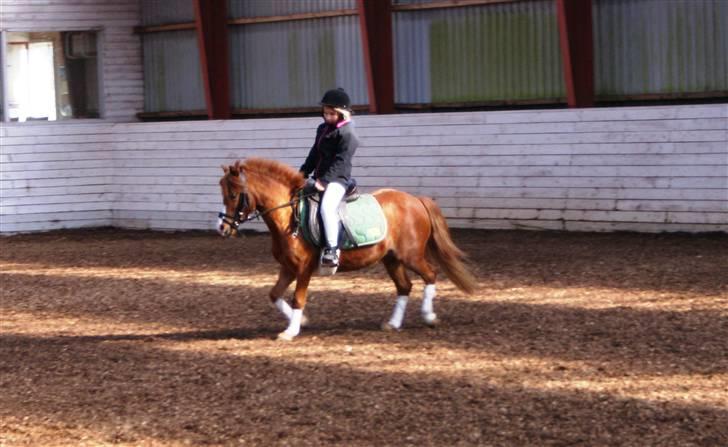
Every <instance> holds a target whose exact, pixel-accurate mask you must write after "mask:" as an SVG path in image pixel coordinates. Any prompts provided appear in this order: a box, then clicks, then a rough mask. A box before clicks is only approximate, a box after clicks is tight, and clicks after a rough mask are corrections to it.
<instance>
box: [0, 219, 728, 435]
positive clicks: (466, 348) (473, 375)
mask: <svg viewBox="0 0 728 447" xmlns="http://www.w3.org/2000/svg"><path fill="white" fill-rule="evenodd" d="M454 239H455V241H456V243H457V244H458V245H459V246H460V247H461V248H463V249H464V250H465V251H466V252H468V253H469V254H470V255H471V264H472V266H473V270H474V272H475V274H476V276H477V278H478V281H479V288H478V291H477V292H476V294H474V295H472V296H464V295H463V294H462V293H460V292H459V291H458V290H456V289H455V288H454V287H453V286H452V284H451V283H449V282H448V281H446V280H444V279H441V280H440V282H439V283H438V298H437V299H436V300H435V310H436V312H437V313H438V315H439V317H440V318H441V320H442V324H441V325H440V326H438V327H437V328H435V329H430V328H428V327H426V326H425V325H424V324H423V322H422V321H421V319H420V316H419V305H420V297H421V294H422V289H423V285H422V282H421V281H420V280H419V279H418V280H416V281H415V284H416V286H415V289H414V290H413V294H412V299H411V300H410V306H409V308H408V312H407V316H406V319H405V328H404V330H402V331H400V332H393V333H390V332H382V331H381V330H380V329H379V325H380V323H381V322H382V321H384V320H386V319H387V318H388V317H389V313H390V311H391V309H392V306H393V304H394V295H395V291H394V286H393V284H392V283H391V282H390V281H389V279H388V277H387V276H386V273H385V271H384V269H383V268H382V267H381V266H376V267H373V268H370V269H367V270H364V271H360V272H355V273H344V274H340V275H337V276H335V277H334V278H315V279H314V280H313V281H312V285H311V289H310V290H311V298H310V301H309V304H308V306H307V307H306V314H307V315H308V316H309V318H310V320H311V325H310V327H307V328H305V329H304V330H303V332H302V335H301V336H300V337H299V338H298V339H296V340H295V341H294V342H292V343H285V342H277V341H275V340H274V338H275V335H276V334H277V333H278V332H279V331H281V330H282V329H284V328H285V322H284V321H283V319H282V317H281V316H280V315H279V314H278V313H277V311H276V310H275V309H274V308H273V307H272V306H271V305H270V303H269V301H268V298H267V294H268V290H269V287H270V286H271V285H272V284H273V282H274V278H275V273H276V272H277V266H276V264H275V262H274V260H273V258H272V256H271V254H270V240H269V237H268V236H267V235H262V234H259V235H248V236H247V237H245V238H241V239H234V240H224V239H222V238H219V237H218V236H216V235H213V234H210V233H202V232H190V233H156V232H144V231H121V230H112V229H101V230H84V231H62V232H52V233H45V234H35V235H21V236H13V237H5V238H2V239H0V278H1V283H0V286H1V293H2V295H1V297H0V312H1V314H0V317H1V326H0V337H1V338H2V340H0V446H3V447H6V446H31V445H32V446H98V445H126V446H177V445H291V446H305V445H314V446H319V445H346V446H370V445H373V446H384V445H413V446H415V445H416V446H422V445H438V446H455V445H483V446H504V445H513V446H526V445H539V446H542V445H545V446H549V445H553V446H566V445H583V446H600V445H620V446H621V445H628V446H647V445H654V446H725V445H728V285H727V282H728V236H726V235H715V234H714V235H685V234H671V235H668V234H630V233H615V234H587V233H556V232H553V233H552V232H522V231H466V230H458V231H454ZM288 293H289V296H290V293H291V289H289V292H288Z"/></svg>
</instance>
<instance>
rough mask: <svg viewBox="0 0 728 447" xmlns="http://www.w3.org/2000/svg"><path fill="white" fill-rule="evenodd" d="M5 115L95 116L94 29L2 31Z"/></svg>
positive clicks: (47, 118) (46, 117) (29, 117)
mask: <svg viewBox="0 0 728 447" xmlns="http://www.w3.org/2000/svg"><path fill="white" fill-rule="evenodd" d="M5 40H6V47H5V72H4V73H3V78H4V82H5V83H6V90H5V92H6V94H7V98H6V107H7V113H5V114H4V115H5V116H4V118H5V119H6V120H7V121H34V120H35V121H55V120H64V119H72V118H98V117H99V80H98V55H97V35H96V32H94V31H64V32H7V33H6V36H5Z"/></svg>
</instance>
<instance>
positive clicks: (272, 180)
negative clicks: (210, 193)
mask: <svg viewBox="0 0 728 447" xmlns="http://www.w3.org/2000/svg"><path fill="white" fill-rule="evenodd" d="M222 170H223V172H224V173H225V175H223V176H222V178H221V179H220V192H221V193H222V200H223V205H224V208H225V210H224V212H222V213H220V220H219V222H218V232H219V233H220V234H222V235H223V236H233V235H236V234H239V232H238V226H239V225H240V224H241V222H243V221H245V219H246V218H247V217H248V216H249V215H250V214H252V213H254V212H256V210H257V211H261V210H258V209H257V208H258V207H261V208H265V207H268V208H271V207H275V206H276V205H280V204H282V203H285V202H287V201H289V200H291V197H292V196H293V194H295V191H297V190H298V189H300V188H301V187H303V184H304V178H303V175H302V174H301V173H300V172H298V170H296V169H293V168H292V167H290V166H288V165H286V164H284V163H281V162H279V161H275V160H265V159H262V158H248V159H247V160H245V161H244V162H241V161H239V160H238V161H236V162H235V164H234V165H230V166H223V167H222ZM262 212H263V213H265V210H262Z"/></svg>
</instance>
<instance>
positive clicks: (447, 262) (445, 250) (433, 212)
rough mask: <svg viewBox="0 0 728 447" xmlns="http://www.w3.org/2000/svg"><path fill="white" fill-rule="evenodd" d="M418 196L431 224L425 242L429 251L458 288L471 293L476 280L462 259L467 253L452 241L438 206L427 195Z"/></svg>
mask: <svg viewBox="0 0 728 447" xmlns="http://www.w3.org/2000/svg"><path fill="white" fill-rule="evenodd" d="M418 198H419V199H420V201H421V202H422V204H423V205H425V208H426V209H427V214H428V215H429V216H430V224H431V225H432V236H430V240H429V241H428V243H427V249H428V251H429V253H430V254H431V256H432V257H433V258H435V260H436V261H437V263H438V264H439V265H440V267H441V268H442V270H444V271H445V275H447V277H448V278H449V279H450V281H452V282H453V284H455V285H456V286H457V288H458V289H460V290H462V291H463V292H465V293H467V294H472V293H473V292H474V291H475V288H476V286H477V284H478V282H477V280H476V279H475V276H473V274H472V273H471V272H470V270H468V268H467V266H466V265H465V262H464V260H465V259H466V258H467V255H466V254H465V253H464V252H463V251H462V250H460V249H459V248H458V247H457V246H456V245H455V243H454V242H453V241H452V238H451V237H450V229H449V228H448V226H447V221H446V220H445V216H443V215H442V211H440V207H438V206H437V204H436V203H435V202H434V201H433V200H432V199H430V198H428V197H418Z"/></svg>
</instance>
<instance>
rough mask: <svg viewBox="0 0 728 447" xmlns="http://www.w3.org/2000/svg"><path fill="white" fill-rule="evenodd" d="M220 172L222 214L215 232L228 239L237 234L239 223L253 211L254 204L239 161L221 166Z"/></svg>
mask: <svg viewBox="0 0 728 447" xmlns="http://www.w3.org/2000/svg"><path fill="white" fill-rule="evenodd" d="M222 170H223V172H224V175H223V176H222V178H221V179H220V192H221V193H222V203H223V212H221V213H220V219H219V220H218V226H217V231H218V233H220V234H221V235H222V236H225V237H229V236H234V235H238V234H239V232H238V226H239V225H240V222H241V221H243V220H245V218H247V217H248V215H250V213H252V212H253V211H255V207H256V204H255V202H254V201H253V200H251V195H250V191H249V190H248V185H247V184H246V181H245V176H244V175H243V167H242V165H241V163H240V160H238V161H236V162H235V164H234V165H230V166H222Z"/></svg>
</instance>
